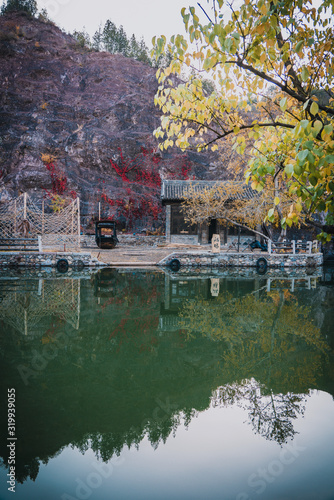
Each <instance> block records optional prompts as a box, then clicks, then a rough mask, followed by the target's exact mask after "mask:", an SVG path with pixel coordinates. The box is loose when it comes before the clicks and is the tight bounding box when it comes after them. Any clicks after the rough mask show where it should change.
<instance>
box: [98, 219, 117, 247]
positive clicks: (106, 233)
mask: <svg viewBox="0 0 334 500" xmlns="http://www.w3.org/2000/svg"><path fill="white" fill-rule="evenodd" d="M95 241H96V244H97V246H98V247H99V248H106V249H111V248H115V246H116V245H117V243H118V239H117V235H116V223H115V222H112V221H110V220H98V221H97V222H95Z"/></svg>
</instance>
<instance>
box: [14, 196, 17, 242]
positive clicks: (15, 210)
mask: <svg viewBox="0 0 334 500" xmlns="http://www.w3.org/2000/svg"><path fill="white" fill-rule="evenodd" d="M16 216H17V207H16V200H15V202H14V234H16Z"/></svg>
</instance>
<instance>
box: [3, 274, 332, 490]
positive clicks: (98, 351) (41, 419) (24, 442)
mask: <svg viewBox="0 0 334 500" xmlns="http://www.w3.org/2000/svg"><path fill="white" fill-rule="evenodd" d="M181 281H182V282H183V283H179V284H178V285H177V287H176V290H177V291H179V292H180V293H179V294H178V297H176V296H175V295H174V298H173V296H171V294H170V290H171V289H170V288H168V289H166V288H165V277H164V275H163V274H162V273H158V272H157V273H146V272H143V271H142V272H139V271H133V270H132V271H131V272H122V273H121V272H118V271H116V270H109V271H108V270H103V271H99V273H98V274H97V275H96V276H92V278H91V281H89V280H82V281H81V285H80V304H81V313H80V324H79V327H78V329H77V330H76V329H75V328H73V326H72V325H71V324H69V323H65V322H63V321H62V322H61V326H62V327H61V328H58V330H56V331H54V332H47V331H46V329H45V330H44V331H40V334H39V335H34V336H29V335H28V336H24V335H22V334H21V333H19V332H18V331H17V330H15V328H14V326H13V324H12V326H9V327H8V328H7V331H6V335H4V334H3V335H2V336H1V337H0V357H1V360H0V362H1V369H2V370H3V376H2V377H0V388H1V394H5V393H6V391H7V388H8V387H15V388H16V392H17V394H18V398H17V425H16V427H17V437H18V448H17V457H18V460H19V462H18V463H17V467H18V470H17V477H18V478H21V480H24V479H25V478H26V477H27V476H29V475H30V476H31V477H36V475H37V473H38V461H39V460H42V461H45V462H47V461H48V459H49V458H51V457H52V456H54V455H55V454H56V453H58V452H59V451H60V450H61V449H62V448H63V447H65V446H67V445H69V444H72V445H74V446H78V447H79V448H80V449H86V448H87V447H91V448H93V450H95V452H96V453H97V454H98V455H100V456H101V457H102V458H103V459H104V460H107V459H108V458H110V457H111V456H112V455H113V454H114V453H117V452H119V451H120V450H121V449H122V448H123V446H125V445H131V444H133V443H139V442H140V441H141V440H142V438H143V436H144V435H145V434H147V435H148V436H149V440H150V441H151V443H152V444H153V445H154V446H156V445H157V444H158V443H159V442H161V441H164V440H166V439H167V437H168V436H169V435H170V433H171V432H172V430H173V429H176V427H177V426H178V425H180V420H182V416H184V418H185V420H186V421H189V420H190V419H191V417H192V415H193V414H194V412H196V411H202V410H204V409H205V408H208V407H209V406H210V404H211V398H212V395H213V403H214V404H215V403H219V404H222V403H224V404H228V405H230V404H234V403H236V402H239V403H240V404H241V405H243V404H244V405H246V406H245V407H246V409H247V411H248V414H249V419H250V422H251V423H252V422H253V423H252V425H254V428H255V425H256V426H257V427H259V425H260V422H261V425H260V427H259V428H260V431H259V432H260V433H261V435H263V436H264V437H266V438H267V439H275V440H277V441H278V442H284V440H285V439H287V438H289V437H292V436H293V433H294V431H293V426H292V422H293V419H294V416H295V415H298V414H300V413H302V411H303V405H304V395H305V394H306V393H307V392H308V390H309V389H310V388H311V387H314V388H320V386H319V377H320V376H321V373H322V372H323V371H324V367H325V366H326V363H327V360H326V352H327V350H326V344H325V343H324V341H323V336H322V335H321V332H320V331H319V329H317V328H315V327H314V326H312V325H313V324H312V318H309V316H308V314H309V310H308V309H305V308H304V307H303V306H301V305H299V300H298V298H297V297H295V296H290V292H289V293H286V292H281V291H280V290H279V291H277V292H276V291H275V292H270V294H268V293H267V291H266V289H265V288H263V286H264V284H262V281H261V282H258V283H257V284H255V282H254V281H249V280H248V281H247V282H246V281H240V280H239V281H238V282H237V281H234V282H233V284H232V283H228V280H226V279H225V280H223V279H222V280H220V292H219V296H218V297H217V298H212V295H211V281H210V280H201V281H199V280H189V279H188V280H187V278H184V277H182V278H181ZM25 286H26V284H25V283H23V282H22V288H21V289H20V285H19V284H18V289H17V292H20V293H21V292H23V291H24V290H25ZM254 287H255V288H254ZM174 289H175V288H174ZM186 290H188V291H187V292H186ZM37 291H38V290H37ZM254 291H255V293H253V292H254ZM188 292H189V293H188ZM189 294H190V295H189ZM174 299H177V300H178V301H177V302H173V301H174ZM168 301H169V306H168ZM172 302H173V304H172ZM162 303H163V304H164V306H161V304H162ZM285 308H286V309H285ZM290 310H291V312H290V313H289V311H290ZM286 312H288V313H289V314H290V316H289V314H288V317H287V322H286V323H285V326H289V325H290V326H289V328H288V330H287V331H285V328H284V324H283V318H284V317H285V313H286ZM162 314H170V316H173V315H176V316H177V317H178V318H180V317H181V321H183V320H186V321H185V323H184V325H185V326H184V328H177V329H174V328H171V329H170V330H169V331H168V330H167V329H164V331H162V329H161V318H162V317H163V316H162ZM289 318H290V319H289ZM297 320H298V321H299V322H300V329H299V330H297V331H296V333H294V332H293V328H294V323H295V321H297ZM3 321H6V319H4V320H3ZM52 321H53V322H55V321H56V314H54V313H52ZM6 324H7V325H8V324H9V325H10V324H11V323H10V322H7V323H6ZM39 325H41V323H40V324H39ZM259 325H261V328H259ZM303 325H304V330H303V328H302V326H303ZM245 380H249V381H252V384H253V385H252V387H255V389H254V390H253V389H250V386H249V385H247V383H245ZM217 387H218V388H219V392H218V393H217V392H216V390H217ZM231 388H232V389H231ZM231 391H232V392H231ZM233 391H234V392H233ZM252 391H253V392H252ZM231 395H232V396H233V397H232V396H231ZM3 397H4V396H3ZM3 400H4V399H3ZM269 402H270V403H271V406H270V405H269V406H266V405H268V403H269ZM278 408H279V415H281V416H282V418H278V419H275V418H273V413H272V411H273V410H274V409H275V410H277V409H278ZM6 422H7V414H6V410H5V407H4V406H2V407H1V409H0V426H1V429H0V432H1V434H2V435H6ZM4 450H5V447H4V445H3V444H1V450H0V455H1V456H3V457H5V451H4Z"/></svg>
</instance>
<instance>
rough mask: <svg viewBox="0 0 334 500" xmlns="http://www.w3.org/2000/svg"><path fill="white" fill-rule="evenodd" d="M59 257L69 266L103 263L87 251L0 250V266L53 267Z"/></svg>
mask: <svg viewBox="0 0 334 500" xmlns="http://www.w3.org/2000/svg"><path fill="white" fill-rule="evenodd" d="M60 259H66V260H67V262H68V265H69V267H72V268H82V267H88V266H89V267H97V266H101V265H104V264H103V263H101V262H99V261H98V260H97V259H96V258H94V257H92V256H91V254H90V253H88V252H80V253H73V252H54V253H51V252H49V253H38V252H30V253H28V252H25V253H23V252H21V253H19V252H0V267H3V268H13V267H31V268H41V267H47V266H50V267H55V266H56V265H57V262H58V261H59V260H60Z"/></svg>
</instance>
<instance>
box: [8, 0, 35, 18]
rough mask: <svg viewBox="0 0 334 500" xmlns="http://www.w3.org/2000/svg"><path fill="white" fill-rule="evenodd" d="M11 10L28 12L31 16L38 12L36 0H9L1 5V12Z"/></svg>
mask: <svg viewBox="0 0 334 500" xmlns="http://www.w3.org/2000/svg"><path fill="white" fill-rule="evenodd" d="M9 12H27V13H28V14H30V15H31V16H35V15H36V14H37V2H36V0H7V2H6V4H4V5H3V6H2V7H1V14H2V15H3V14H7V13H9Z"/></svg>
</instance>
